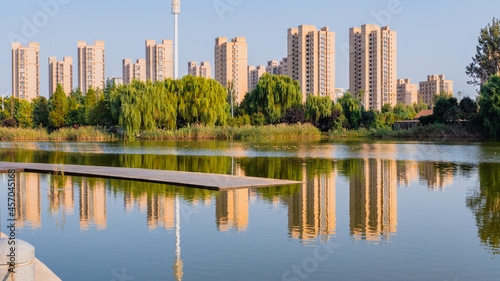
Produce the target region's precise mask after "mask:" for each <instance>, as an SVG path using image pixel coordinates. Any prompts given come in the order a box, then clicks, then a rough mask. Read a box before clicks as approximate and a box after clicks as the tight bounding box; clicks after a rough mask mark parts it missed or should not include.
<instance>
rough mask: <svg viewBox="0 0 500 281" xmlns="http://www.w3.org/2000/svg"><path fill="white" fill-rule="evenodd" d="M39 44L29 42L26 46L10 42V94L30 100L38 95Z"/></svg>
mask: <svg viewBox="0 0 500 281" xmlns="http://www.w3.org/2000/svg"><path fill="white" fill-rule="evenodd" d="M39 51H40V45H39V44H38V43H35V42H30V43H29V44H28V47H23V46H22V44H21V43H12V96H13V97H16V98H20V99H27V100H31V99H34V98H38V96H39V95H40V72H39V70H40V61H39Z"/></svg>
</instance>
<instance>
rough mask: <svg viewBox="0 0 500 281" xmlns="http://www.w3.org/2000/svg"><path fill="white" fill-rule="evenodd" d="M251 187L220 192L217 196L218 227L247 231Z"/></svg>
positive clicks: (224, 229)
mask: <svg viewBox="0 0 500 281" xmlns="http://www.w3.org/2000/svg"><path fill="white" fill-rule="evenodd" d="M249 192H250V191H249V189H238V190H228V191H224V192H219V193H218V194H217V195H216V197H215V216H216V218H217V220H216V221H217V229H218V230H220V231H228V230H230V229H234V230H236V231H246V230H247V227H248V207H249Z"/></svg>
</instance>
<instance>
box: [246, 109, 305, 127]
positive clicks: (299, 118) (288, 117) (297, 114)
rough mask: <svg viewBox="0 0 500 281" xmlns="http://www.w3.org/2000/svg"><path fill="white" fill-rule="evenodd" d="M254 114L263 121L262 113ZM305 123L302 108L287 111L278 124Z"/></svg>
mask: <svg viewBox="0 0 500 281" xmlns="http://www.w3.org/2000/svg"><path fill="white" fill-rule="evenodd" d="M255 114H256V115H261V116H262V117H263V118H264V120H265V116H264V114H262V113H255ZM305 122H306V115H305V113H304V109H303V108H302V106H300V107H295V108H289V109H287V110H286V112H285V116H283V118H281V120H280V123H283V124H297V123H305Z"/></svg>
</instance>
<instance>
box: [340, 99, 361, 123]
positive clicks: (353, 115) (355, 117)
mask: <svg viewBox="0 0 500 281" xmlns="http://www.w3.org/2000/svg"><path fill="white" fill-rule="evenodd" d="M339 103H340V104H341V105H342V112H343V113H344V116H345V118H346V121H347V124H346V125H347V126H346V127H347V128H348V129H358V126H359V121H360V120H361V116H362V106H361V103H360V102H359V100H358V99H355V98H354V97H353V96H352V94H351V93H349V92H346V93H345V94H344V95H343V96H342V97H341V98H340V99H339Z"/></svg>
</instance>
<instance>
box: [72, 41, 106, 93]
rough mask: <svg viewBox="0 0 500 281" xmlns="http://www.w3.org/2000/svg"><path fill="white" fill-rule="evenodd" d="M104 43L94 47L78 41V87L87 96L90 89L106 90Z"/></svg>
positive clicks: (95, 44)
mask: <svg viewBox="0 0 500 281" xmlns="http://www.w3.org/2000/svg"><path fill="white" fill-rule="evenodd" d="M105 51H106V50H105V47H104V41H95V42H94V46H91V45H87V42H85V41H78V87H80V90H81V91H82V93H83V94H84V95H85V94H86V93H87V91H88V90H89V88H90V87H92V88H94V89H104V86H105V84H104V83H105V82H106V57H105Z"/></svg>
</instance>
